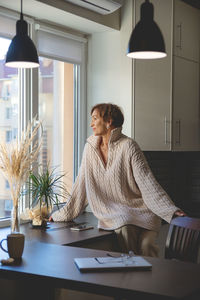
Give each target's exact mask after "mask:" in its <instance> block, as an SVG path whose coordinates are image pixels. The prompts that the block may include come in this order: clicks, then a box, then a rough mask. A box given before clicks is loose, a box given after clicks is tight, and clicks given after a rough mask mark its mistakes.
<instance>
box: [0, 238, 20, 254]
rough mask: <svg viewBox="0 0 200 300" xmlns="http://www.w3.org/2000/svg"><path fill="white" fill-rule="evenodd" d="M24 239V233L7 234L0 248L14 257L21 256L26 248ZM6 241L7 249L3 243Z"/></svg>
mask: <svg viewBox="0 0 200 300" xmlns="http://www.w3.org/2000/svg"><path fill="white" fill-rule="evenodd" d="M24 240H25V236H24V234H22V233H11V234H8V235H7V238H6V239H3V240H1V242H0V248H1V249H2V250H3V251H5V252H7V253H8V254H9V256H10V257H12V258H21V257H22V253H23V250H24ZM4 241H7V250H6V249H5V248H4V247H3V245H2V244H3V242H4Z"/></svg>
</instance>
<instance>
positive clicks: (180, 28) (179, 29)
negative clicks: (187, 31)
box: [176, 23, 182, 50]
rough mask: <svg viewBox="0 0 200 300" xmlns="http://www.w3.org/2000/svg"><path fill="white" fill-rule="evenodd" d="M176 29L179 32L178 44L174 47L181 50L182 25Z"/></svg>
mask: <svg viewBox="0 0 200 300" xmlns="http://www.w3.org/2000/svg"><path fill="white" fill-rule="evenodd" d="M177 29H178V31H179V43H178V44H177V45H176V48H179V49H180V50H182V23H180V24H179V25H177Z"/></svg>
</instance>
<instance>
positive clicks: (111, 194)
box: [52, 128, 178, 231]
mask: <svg viewBox="0 0 200 300" xmlns="http://www.w3.org/2000/svg"><path fill="white" fill-rule="evenodd" d="M99 142H100V137H95V136H90V137H89V138H88V139H87V143H86V145H85V149H84V152H83V158H82V163H81V166H80V169H79V174H78V176H77V179H76V181H75V183H74V186H73V189H72V193H71V197H70V199H68V201H67V203H66V205H65V206H64V207H63V208H61V209H60V210H58V211H56V212H55V213H53V214H52V217H53V219H54V221H70V220H72V219H74V218H76V217H77V216H78V215H79V214H80V213H81V212H82V211H83V210H84V208H85V206H86V205H87V204H88V203H89V205H90V207H91V210H92V212H93V213H94V215H95V216H96V217H97V219H98V221H99V222H98V227H99V228H102V229H109V230H112V229H117V228H119V227H121V226H123V225H125V224H134V225H137V226H140V227H143V228H146V229H150V230H155V231H158V230H159V227H160V224H161V218H162V219H164V220H165V221H167V222H170V220H171V218H172V216H173V214H174V212H175V211H176V210H177V209H178V208H177V207H176V206H175V205H174V203H173V202H172V200H171V199H170V198H169V196H168V195H167V194H166V192H165V191H164V190H163V189H162V187H161V186H160V185H159V184H158V182H157V181H156V180H155V178H154V176H153V174H152V172H151V170H150V168H149V166H148V163H147V161H146V159H145V157H144V155H143V153H142V151H141V150H140V148H139V146H138V145H137V143H136V142H135V141H134V140H133V139H131V138H129V137H127V136H125V135H123V134H122V133H121V128H115V129H114V130H112V132H111V137H110V140H109V144H108V147H109V148H108V149H109V150H108V161H107V165H105V164H104V162H103V160H102V158H101V155H100V153H99Z"/></svg>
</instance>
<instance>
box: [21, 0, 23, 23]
mask: <svg viewBox="0 0 200 300" xmlns="http://www.w3.org/2000/svg"><path fill="white" fill-rule="evenodd" d="M20 19H21V20H23V13H22V0H21V13H20Z"/></svg>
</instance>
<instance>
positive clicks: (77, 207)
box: [49, 149, 87, 222]
mask: <svg viewBox="0 0 200 300" xmlns="http://www.w3.org/2000/svg"><path fill="white" fill-rule="evenodd" d="M85 152H86V150H85V149H84V152H83V158H82V162H81V166H80V169H79V173H78V176H77V178H76V181H75V183H74V185H73V188H72V193H71V196H70V197H69V198H68V200H67V203H66V204H65V206H63V207H62V208H61V209H59V210H57V211H56V212H54V213H53V214H52V215H51V216H50V218H49V221H57V222H63V221H71V220H73V219H75V218H76V217H78V216H79V215H80V214H81V212H82V211H83V210H84V208H85V207H86V206H87V198H86V188H85V161H86V159H85V156H86V153H85Z"/></svg>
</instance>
